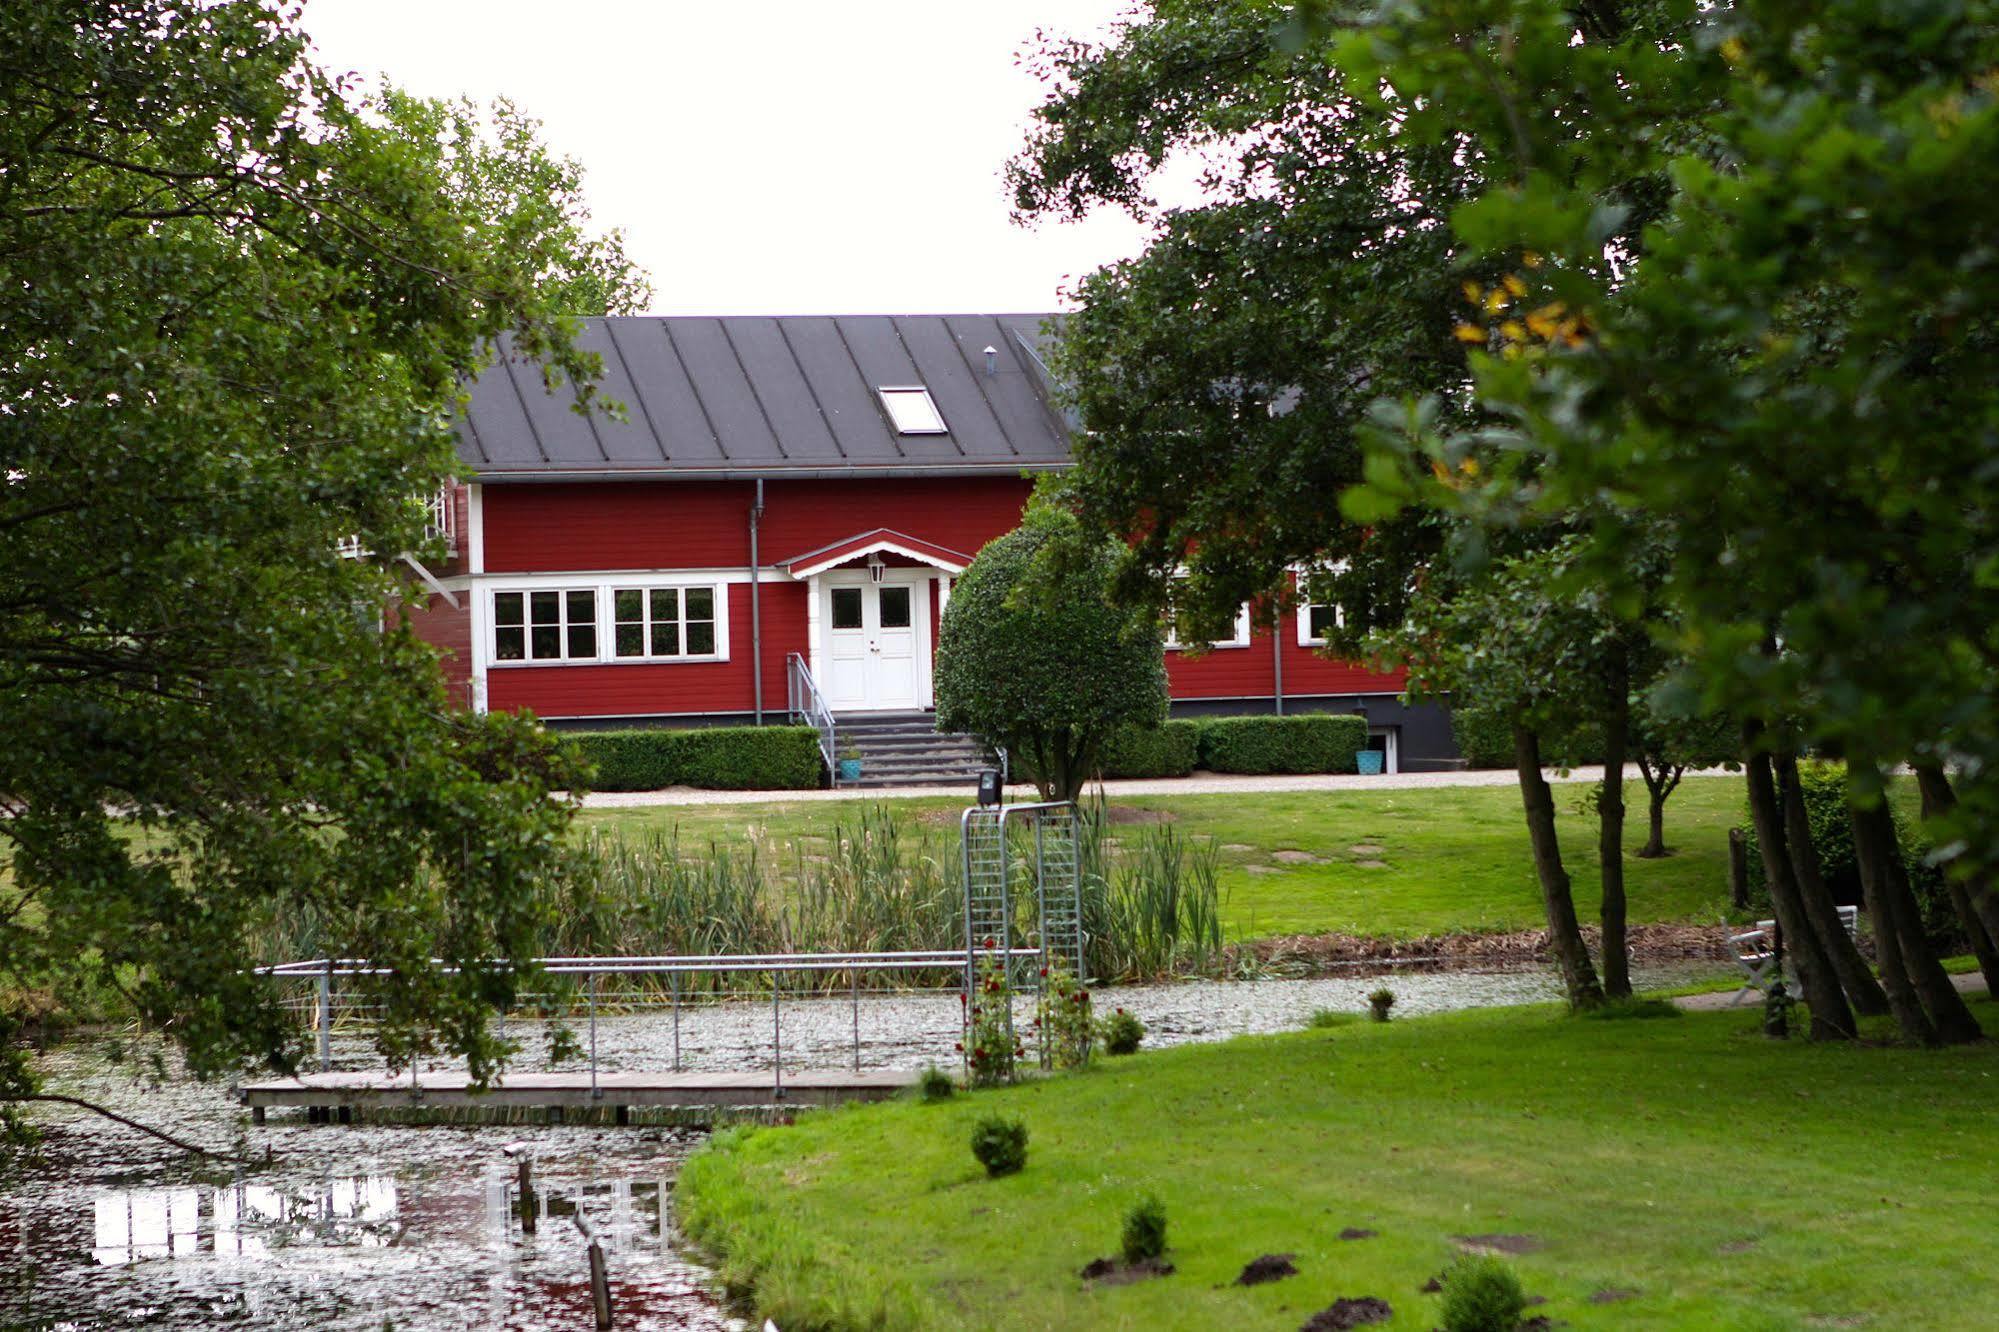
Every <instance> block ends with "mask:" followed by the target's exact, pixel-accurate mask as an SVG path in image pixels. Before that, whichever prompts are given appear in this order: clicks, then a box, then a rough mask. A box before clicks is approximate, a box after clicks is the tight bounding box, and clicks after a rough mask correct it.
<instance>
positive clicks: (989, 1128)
mask: <svg viewBox="0 0 1999 1332" xmlns="http://www.w3.org/2000/svg"><path fill="white" fill-rule="evenodd" d="M972 1155H973V1156H976V1157H978V1158H979V1164H980V1165H982V1166H984V1167H985V1168H986V1174H988V1175H989V1176H991V1177H992V1178H994V1179H998V1178H999V1177H1000V1176H1002V1175H1012V1174H1017V1173H1019V1171H1020V1168H1021V1167H1022V1166H1024V1165H1026V1164H1027V1125H1025V1124H1023V1123H1021V1122H1020V1121H1019V1120H1018V1119H1006V1118H1003V1117H1001V1116H999V1115H987V1116H986V1117H985V1118H984V1119H981V1120H980V1121H979V1122H978V1123H977V1124H975V1125H974V1126H973V1127H972Z"/></svg>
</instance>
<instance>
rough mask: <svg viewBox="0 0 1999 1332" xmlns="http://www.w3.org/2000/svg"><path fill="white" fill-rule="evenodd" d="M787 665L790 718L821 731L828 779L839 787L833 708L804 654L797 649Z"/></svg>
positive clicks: (820, 747) (786, 686) (820, 739)
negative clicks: (813, 675) (802, 655)
mask: <svg viewBox="0 0 1999 1332" xmlns="http://www.w3.org/2000/svg"><path fill="white" fill-rule="evenodd" d="M784 664H785V688H786V691H787V693H788V695H789V697H788V698H787V700H786V702H787V704H788V706H789V708H790V710H791V718H792V720H793V721H796V722H802V723H804V724H805V725H807V726H811V727H813V728H815V729H816V730H817V731H818V732H819V754H820V757H822V758H824V759H825V760H826V774H827V780H828V781H830V782H832V783H833V784H834V785H835V786H837V785H839V782H840V764H839V761H838V759H837V758H836V757H835V755H836V753H837V750H836V748H835V745H834V723H833V709H832V707H831V706H830V705H829V704H828V703H827V702H826V695H825V694H824V693H822V692H821V691H820V688H819V682H818V681H817V680H815V679H813V678H812V668H811V667H810V666H808V665H806V664H805V658H804V657H801V656H800V655H798V654H797V653H796V652H792V653H788V654H787V655H786V656H785V659H784Z"/></svg>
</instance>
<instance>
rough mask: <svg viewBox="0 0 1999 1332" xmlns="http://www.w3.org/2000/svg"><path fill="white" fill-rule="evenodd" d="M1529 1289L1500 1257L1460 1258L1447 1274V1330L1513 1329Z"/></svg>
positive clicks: (1491, 1331) (1501, 1331)
mask: <svg viewBox="0 0 1999 1332" xmlns="http://www.w3.org/2000/svg"><path fill="white" fill-rule="evenodd" d="M1526 1308H1527V1292H1526V1291H1525V1290H1523V1289H1521V1286H1520V1278H1519V1277H1517V1276H1515V1275H1514V1273H1513V1269H1512V1268H1510V1267H1508V1266H1507V1265H1506V1264H1505V1263H1502V1262H1500V1261H1499V1259H1497V1258H1461V1259H1459V1260H1458V1261H1457V1262H1455V1263H1453V1264H1451V1268H1450V1270H1449V1271H1448V1272H1446V1273H1445V1274H1444V1310H1443V1314H1444V1332H1514V1329H1516V1328H1518V1327H1519V1326H1520V1315H1521V1314H1522V1313H1523V1312H1525V1311H1526Z"/></svg>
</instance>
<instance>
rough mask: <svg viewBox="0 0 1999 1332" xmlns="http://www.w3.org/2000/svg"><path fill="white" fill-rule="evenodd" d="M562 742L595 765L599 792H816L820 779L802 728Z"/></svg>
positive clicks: (630, 734)
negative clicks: (685, 788) (698, 789)
mask: <svg viewBox="0 0 1999 1332" xmlns="http://www.w3.org/2000/svg"><path fill="white" fill-rule="evenodd" d="M565 739H566V740H567V741H568V743H569V744H570V745H572V746H573V747H574V748H575V750H576V752H577V753H578V754H579V755H580V756H581V757H582V758H583V759H584V760H586V761H587V762H589V763H592V764H594V765H595V767H596V777H595V779H594V780H593V781H592V782H591V786H592V787H593V789H595V790H599V791H657V790H659V789H661V788H662V787H667V786H698V787H706V788H709V789H712V790H718V791H764V790H789V789H798V788H804V789H816V788H817V787H820V786H823V785H825V780H826V762H825V759H824V758H823V757H821V755H820V753H819V733H818V732H817V731H814V730H813V729H812V728H811V727H809V726H711V727H690V728H687V729H684V730H683V729H667V728H665V727H659V728H653V729H647V730H633V731H576V732H571V733H569V734H568V735H566V737H565Z"/></svg>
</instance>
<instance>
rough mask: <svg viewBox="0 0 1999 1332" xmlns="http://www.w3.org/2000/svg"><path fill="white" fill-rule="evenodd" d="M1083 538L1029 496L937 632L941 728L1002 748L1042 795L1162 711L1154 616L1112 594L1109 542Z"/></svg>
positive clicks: (1067, 794) (1050, 794) (1066, 786)
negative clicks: (1114, 738) (1089, 542)
mask: <svg viewBox="0 0 1999 1332" xmlns="http://www.w3.org/2000/svg"><path fill="white" fill-rule="evenodd" d="M1082 544H1083V543H1081V542H1080V540H1079V539H1078V534H1077V522H1076V519H1075V517H1074V516H1073V515H1071V514H1069V513H1067V512H1066V511H1064V510H1062V509H1059V508H1057V507H1055V506H1052V505H1048V504H1036V505H1034V506H1031V507H1030V508H1029V510H1028V512H1027V515H1026V517H1025V518H1024V519H1023V520H1022V522H1021V525H1020V526H1019V527H1018V528H1016V529H1014V530H1013V531H1012V532H1009V533H1007V534H1006V535H1005V536H1002V537H998V538H996V539H995V540H993V541H991V542H989V543H988V544H987V545H986V547H985V549H983V550H981V551H980V552H979V554H978V557H977V558H976V559H974V560H973V561H972V563H971V565H970V566H969V567H968V568H967V569H966V570H965V573H964V576H963V577H962V578H960V579H959V580H958V583H957V586H955V587H954V588H952V590H951V602H950V605H948V606H946V607H945V609H944V620H943V625H942V628H941V630H940V633H939V636H938V642H937V672H936V678H937V725H938V727H939V728H940V729H943V730H955V731H969V732H970V733H972V734H973V735H976V736H978V737H979V738H980V739H981V740H984V741H985V742H986V743H987V744H990V745H993V746H996V747H998V748H1001V749H1004V750H1005V751H1006V752H1007V754H1008V755H1009V756H1010V757H1011V758H1012V760H1013V762H1014V764H1015V766H1016V770H1020V769H1025V770H1026V771H1028V772H1029V773H1030V774H1031V775H1032V777H1033V779H1034V783H1035V785H1036V786H1037V787H1038V788H1039V789H1040V791H1041V795H1042V798H1043V799H1047V800H1074V799H1075V798H1076V796H1077V795H1078V794H1079V793H1080V792H1081V791H1082V789H1083V784H1084V783H1085V782H1087V781H1088V780H1089V779H1090V777H1091V775H1092V774H1093V773H1094V772H1095V771H1096V767H1097V758H1098V755H1099V754H1101V753H1102V751H1103V745H1104V742H1105V740H1107V739H1108V738H1109V737H1110V735H1111V734H1112V732H1114V731H1116V730H1117V729H1118V728H1119V727H1121V726H1156V725H1158V724H1159V723H1160V722H1162V721H1164V720H1165V719H1166V660H1165V646H1164V638H1163V636H1162V634H1161V630H1160V625H1159V621H1158V618H1157V617H1156V616H1155V615H1153V614H1152V613H1151V612H1150V611H1149V610H1144V609H1132V608H1129V607H1127V606H1124V605H1121V604H1118V603H1114V602H1113V601H1112V600H1111V596H1110V590H1111V577H1112V573H1113V570H1114V569H1115V568H1116V565H1117V561H1118V558H1119V553H1120V552H1119V550H1118V547H1117V546H1116V544H1115V543H1112V542H1108V541H1106V542H1099V543H1096V544H1095V545H1093V546H1089V547H1088V548H1087V550H1086V552H1085V553H1084V554H1083V555H1081V556H1080V557H1075V556H1074V555H1073V552H1074V551H1075V550H1076V549H1077V548H1078V547H1079V546H1081V545H1082ZM1057 553H1060V554H1062V555H1064V556H1067V558H1061V559H1057V558H1054V556H1055V555H1056V554H1057Z"/></svg>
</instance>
